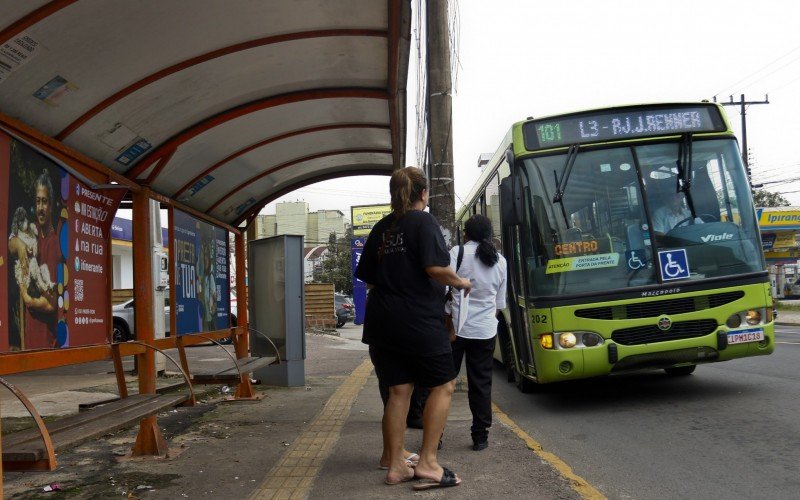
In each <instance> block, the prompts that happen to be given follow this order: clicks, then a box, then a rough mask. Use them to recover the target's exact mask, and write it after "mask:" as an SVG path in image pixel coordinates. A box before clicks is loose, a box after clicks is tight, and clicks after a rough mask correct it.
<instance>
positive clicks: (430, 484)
mask: <svg viewBox="0 0 800 500" xmlns="http://www.w3.org/2000/svg"><path fill="white" fill-rule="evenodd" d="M442 469H444V471H443V472H442V478H441V479H439V481H438V482H437V481H436V480H434V479H428V480H426V481H425V482H423V483H419V484H415V485H414V490H416V491H421V490H429V489H431V488H447V487H450V486H458V485H459V484H461V479H459V478H457V477H456V474H455V473H454V472H453V471H451V470H450V469H448V468H447V467H442Z"/></svg>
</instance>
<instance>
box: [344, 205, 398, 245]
mask: <svg viewBox="0 0 800 500" xmlns="http://www.w3.org/2000/svg"><path fill="white" fill-rule="evenodd" d="M391 212H392V206H391V205H389V204H386V205H361V206H357V207H350V220H352V221H353V237H354V238H364V239H366V237H367V236H369V232H370V231H372V226H374V225H375V224H377V223H378V221H379V220H381V219H383V218H384V217H386V216H387V215H389V214H390V213H391Z"/></svg>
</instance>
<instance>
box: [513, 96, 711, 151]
mask: <svg viewBox="0 0 800 500" xmlns="http://www.w3.org/2000/svg"><path fill="white" fill-rule="evenodd" d="M724 130H725V124H724V122H723V120H722V117H721V116H720V115H719V111H718V109H717V108H716V107H715V106H713V105H710V106H686V107H670V108H663V107H662V108H642V107H638V108H622V109H616V110H610V111H606V112H599V113H598V112H591V113H585V114H578V115H568V116H565V117H563V118H552V119H544V120H534V121H532V122H528V123H525V124H524V125H523V135H524V137H525V147H526V148H527V149H529V150H532V149H542V148H549V147H558V146H564V145H567V144H581V143H585V142H602V141H608V140H620V139H628V138H635V137H646V136H654V135H670V134H682V133H686V132H719V131H724Z"/></svg>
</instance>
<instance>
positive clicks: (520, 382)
mask: <svg viewBox="0 0 800 500" xmlns="http://www.w3.org/2000/svg"><path fill="white" fill-rule="evenodd" d="M514 377H515V378H516V382H517V389H519V391H520V392H521V393H523V394H530V393H532V392H536V390H537V389H538V388H539V384H537V383H536V382H534V381H532V380H530V379H528V378H526V377H525V376H523V375H522V374H521V373H519V372H518V371H516V370H514Z"/></svg>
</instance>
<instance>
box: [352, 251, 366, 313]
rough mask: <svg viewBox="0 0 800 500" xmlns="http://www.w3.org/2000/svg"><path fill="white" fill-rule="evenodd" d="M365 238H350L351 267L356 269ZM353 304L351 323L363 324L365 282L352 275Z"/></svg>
mask: <svg viewBox="0 0 800 500" xmlns="http://www.w3.org/2000/svg"><path fill="white" fill-rule="evenodd" d="M366 241H367V239H366V238H353V239H352V240H350V253H351V255H352V259H353V260H352V269H353V272H355V271H356V267H358V260H359V259H360V258H361V250H362V249H363V248H364V243H366ZM353 304H354V305H355V307H356V317H355V319H354V320H353V323H355V324H356V325H363V324H364V311H365V309H366V305H367V284H366V283H364V282H363V281H361V280H360V279H358V278H356V277H355V275H354V276H353Z"/></svg>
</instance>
